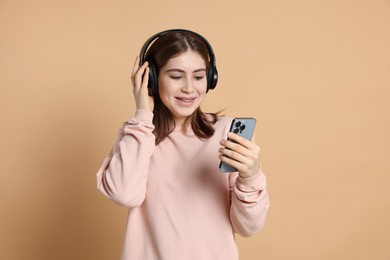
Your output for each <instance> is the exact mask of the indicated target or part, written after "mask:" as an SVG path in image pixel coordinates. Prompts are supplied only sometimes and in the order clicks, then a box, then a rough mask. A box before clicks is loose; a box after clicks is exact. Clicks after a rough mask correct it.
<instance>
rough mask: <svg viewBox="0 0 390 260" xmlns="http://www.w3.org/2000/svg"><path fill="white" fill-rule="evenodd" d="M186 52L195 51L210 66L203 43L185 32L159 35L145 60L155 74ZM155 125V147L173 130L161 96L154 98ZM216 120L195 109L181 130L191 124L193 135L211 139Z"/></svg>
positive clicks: (214, 114)
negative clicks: (149, 63)
mask: <svg viewBox="0 0 390 260" xmlns="http://www.w3.org/2000/svg"><path fill="white" fill-rule="evenodd" d="M187 50H192V51H195V52H197V53H198V54H199V55H200V56H201V57H202V58H203V59H204V61H205V63H206V70H207V68H208V67H209V53H208V49H207V46H206V45H205V43H204V42H203V41H202V40H201V39H200V38H199V37H197V36H196V35H195V34H193V33H191V32H186V31H173V32H169V33H166V34H164V35H162V36H160V37H159V38H158V39H157V40H156V41H155V42H154V43H153V44H152V45H151V46H150V48H149V49H148V51H147V53H146V56H145V59H146V60H148V61H151V62H153V64H154V66H155V69H156V71H157V74H158V71H159V70H160V69H161V68H162V67H164V66H165V65H166V64H167V62H168V61H169V59H171V58H173V57H175V56H178V55H179V54H181V53H184V52H186V51H187ZM153 113H154V117H153V124H154V126H155V128H154V131H153V134H154V135H155V136H156V144H159V143H160V142H161V141H163V140H164V139H165V138H166V137H167V136H168V135H169V134H170V133H171V132H172V131H173V130H174V129H175V121H174V119H173V116H172V114H171V112H170V111H169V109H168V108H167V107H166V106H165V105H164V103H163V102H162V100H161V98H160V95H156V96H154V109H153ZM217 119H218V113H210V114H205V113H203V112H202V111H201V109H200V107H198V108H197V109H196V110H195V111H194V113H193V114H192V115H191V116H189V117H188V118H187V119H186V120H185V122H184V127H183V131H184V132H185V131H187V129H188V126H189V125H191V128H192V130H193V131H194V134H195V135H196V136H197V137H198V138H200V139H207V138H210V137H211V136H212V135H213V134H214V131H215V130H214V127H213V125H214V124H215V122H216V121H217Z"/></svg>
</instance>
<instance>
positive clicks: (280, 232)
mask: <svg viewBox="0 0 390 260" xmlns="http://www.w3.org/2000/svg"><path fill="white" fill-rule="evenodd" d="M176 27H180V28H188V29H192V30H195V31H197V32H199V33H201V34H203V35H204V36H205V37H206V38H207V39H208V40H209V41H210V42H211V43H212V45H213V47H214V49H215V52H216V56H217V63H218V69H219V75H220V80H219V84H218V86H217V88H216V89H215V90H214V91H212V92H210V94H209V95H208V97H207V99H206V102H205V104H204V106H203V107H204V109H205V110H207V111H217V110H219V109H222V108H225V109H226V110H225V112H226V113H227V114H229V115H232V116H254V117H256V118H257V119H258V122H259V125H258V128H257V132H256V139H257V141H258V143H259V144H260V146H261V147H262V156H261V161H262V164H263V168H264V170H265V172H266V173H267V176H268V185H269V192H270V196H271V209H270V212H269V216H268V222H267V224H266V226H265V228H264V229H263V231H262V232H260V233H259V234H258V235H256V236H254V237H252V238H240V237H238V239H237V240H238V245H239V248H240V252H241V259H243V260H245V259H246V260H249V259H269V260H275V259H289V260H293V259H299V260H306V259H307V260H313V259H316V260H317V259H318V260H323V259H324V260H325V259H332V260H334V259H355V260H366V259H370V260H385V259H390V249H389V248H390V247H389V246H390V225H389V219H390V191H389V184H390V183H389V182H390V160H389V158H388V157H389V155H390V151H389V147H390V146H389V145H390V138H389V136H388V135H389V132H390V120H389V119H390V115H389V111H390V102H389V97H390V73H389V72H390V71H389V68H390V48H389V46H390V2H389V1H385V0H382V1H379V0H366V1H361V0H360V1H349V0H348V1H347V0H344V1H336V0H334V1H331V0H328V1H309V0H306V1H302V0H297V1H286V0H281V1H270V0H268V1H262V0H252V1H248V0H246V1H245V0H244V1H238V2H237V1H223V0H218V1H212V0H199V1H188V2H186V1H175V0H167V1H156V0H151V1H139V2H135V1H123V0H119V1H108V0H106V1H104V0H102V1H93V0H82V1H76V0H71V1H65V0H61V1H49V0H37V1H26V0H25V1H18V0H13V1H11V0H0V87H1V88H0V96H1V100H0V122H1V135H0V141H1V143H0V147H1V154H0V160H1V161H0V163H1V180H0V259H4V260H25V259H26V260H27V259H28V260H42V259H45V260H46V259H47V260H52V259H55V260H62V259H66V260H70V259H72V260H85V259H93V260H103V259H118V258H119V255H120V251H121V246H122V238H123V230H124V225H125V219H126V209H125V208H121V207H119V206H117V205H115V204H113V203H112V202H110V201H109V200H107V199H105V198H104V197H103V196H102V195H101V194H100V193H98V191H97V189H96V184H95V174H96V171H97V170H98V168H99V166H100V164H101V163H102V161H103V158H104V157H105V156H106V154H107V153H108V152H109V149H110V147H111V144H112V142H113V141H114V138H115V133H116V130H117V128H118V127H119V126H120V124H121V122H122V121H123V120H126V119H128V118H129V117H130V116H132V115H133V113H134V102H133V99H132V96H131V91H130V81H129V75H130V69H131V67H132V63H133V59H134V57H135V56H136V55H137V54H138V52H139V49H140V48H141V46H142V44H143V43H144V41H145V40H146V39H147V38H148V37H149V36H150V35H152V34H154V33H156V32H158V31H161V30H164V29H168V28H176Z"/></svg>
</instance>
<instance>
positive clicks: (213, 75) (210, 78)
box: [206, 67, 218, 91]
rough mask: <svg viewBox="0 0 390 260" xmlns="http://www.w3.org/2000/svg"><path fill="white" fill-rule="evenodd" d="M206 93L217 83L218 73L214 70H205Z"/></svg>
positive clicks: (211, 68)
mask: <svg viewBox="0 0 390 260" xmlns="http://www.w3.org/2000/svg"><path fill="white" fill-rule="evenodd" d="M206 76H207V91H209V90H210V89H214V88H215V86H217V82H218V71H217V69H216V68H213V67H210V68H209V69H208V70H207V75H206Z"/></svg>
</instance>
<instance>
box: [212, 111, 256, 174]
mask: <svg viewBox="0 0 390 260" xmlns="http://www.w3.org/2000/svg"><path fill="white" fill-rule="evenodd" d="M255 126H256V119H255V118H251V117H236V118H234V119H233V121H232V124H231V125H230V130H229V132H233V133H235V134H238V135H239V136H242V137H244V138H245V139H247V140H251V139H252V136H253V132H254V131H255ZM228 140H230V139H228ZM219 170H220V171H221V172H236V171H237V169H236V168H234V167H233V166H231V165H229V164H227V163H225V162H222V161H221V163H220V164H219Z"/></svg>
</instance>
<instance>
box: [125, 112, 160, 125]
mask: <svg viewBox="0 0 390 260" xmlns="http://www.w3.org/2000/svg"><path fill="white" fill-rule="evenodd" d="M153 116H154V114H153V112H152V111H150V110H147V109H137V110H136V111H135V116H134V117H133V118H130V119H129V120H128V122H129V123H130V122H134V119H135V120H136V121H139V122H148V123H152V122H153Z"/></svg>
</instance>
